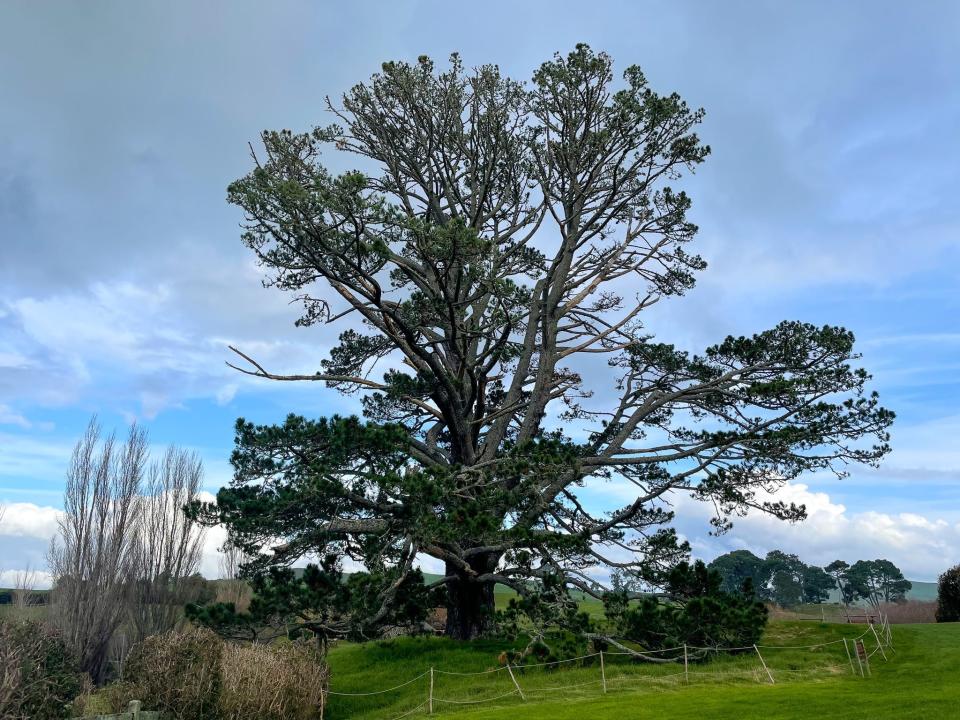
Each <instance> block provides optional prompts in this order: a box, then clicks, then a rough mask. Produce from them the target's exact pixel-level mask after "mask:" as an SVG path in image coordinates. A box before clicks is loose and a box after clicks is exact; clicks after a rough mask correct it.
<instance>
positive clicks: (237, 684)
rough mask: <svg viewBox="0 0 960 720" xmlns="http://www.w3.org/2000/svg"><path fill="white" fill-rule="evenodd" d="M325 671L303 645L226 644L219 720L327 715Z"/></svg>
mask: <svg viewBox="0 0 960 720" xmlns="http://www.w3.org/2000/svg"><path fill="white" fill-rule="evenodd" d="M326 685H327V669H326V666H325V665H324V663H323V659H322V658H321V657H320V655H319V653H318V652H317V650H316V649H315V648H312V647H307V646H305V645H299V644H298V645H284V646H280V647H277V646H269V645H229V644H228V645H226V646H225V647H224V652H223V691H222V693H221V696H220V719H221V720H247V719H248V718H257V719H258V720H314V718H322V717H323V707H324V690H325V689H326Z"/></svg>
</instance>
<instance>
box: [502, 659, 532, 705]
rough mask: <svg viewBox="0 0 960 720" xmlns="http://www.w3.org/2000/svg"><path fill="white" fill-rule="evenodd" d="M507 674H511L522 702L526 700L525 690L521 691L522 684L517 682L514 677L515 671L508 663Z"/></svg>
mask: <svg viewBox="0 0 960 720" xmlns="http://www.w3.org/2000/svg"><path fill="white" fill-rule="evenodd" d="M507 672H508V673H510V679H511V680H513V686H514V687H515V688H516V689H517V694H519V695H520V699H521V700H526V699H527V698H526V697H525V696H524V694H523V690H521V689H520V683H518V682H517V679H516V678H515V677H514V676H513V669H512V668H511V667H510V663H507Z"/></svg>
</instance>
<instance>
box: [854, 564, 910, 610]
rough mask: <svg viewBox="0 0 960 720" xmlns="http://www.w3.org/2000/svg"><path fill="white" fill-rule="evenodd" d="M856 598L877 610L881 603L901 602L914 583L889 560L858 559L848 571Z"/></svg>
mask: <svg viewBox="0 0 960 720" xmlns="http://www.w3.org/2000/svg"><path fill="white" fill-rule="evenodd" d="M846 577H847V582H849V583H850V590H851V593H852V595H853V598H854V599H855V600H865V601H866V602H867V603H868V604H869V605H870V606H871V607H873V608H874V609H875V610H876V611H877V612H879V611H880V605H881V603H885V602H901V601H903V600H905V599H906V595H907V591H908V590H909V589H910V588H912V587H913V583H911V582H910V581H909V580H906V579H904V577H903V573H902V572H900V568H898V567H897V566H896V565H894V564H893V563H892V562H890V561H889V560H857V562H855V563H854V564H853V565H851V566H850V569H849V570H847V573H846Z"/></svg>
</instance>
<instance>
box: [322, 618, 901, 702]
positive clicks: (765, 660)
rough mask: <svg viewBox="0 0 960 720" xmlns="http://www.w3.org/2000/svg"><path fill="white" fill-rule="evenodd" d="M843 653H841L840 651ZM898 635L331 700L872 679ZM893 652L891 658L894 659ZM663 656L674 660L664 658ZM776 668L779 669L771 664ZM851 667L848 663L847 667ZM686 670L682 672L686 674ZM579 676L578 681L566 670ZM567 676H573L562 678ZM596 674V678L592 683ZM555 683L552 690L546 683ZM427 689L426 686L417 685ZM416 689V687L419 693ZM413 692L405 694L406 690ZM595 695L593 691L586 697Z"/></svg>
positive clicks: (873, 633) (627, 660)
mask: <svg viewBox="0 0 960 720" xmlns="http://www.w3.org/2000/svg"><path fill="white" fill-rule="evenodd" d="M841 645H842V646H843V654H842V655H841V654H840V652H841V651H840V646H841ZM811 652H816V653H819V657H818V658H817V659H818V660H823V661H824V662H817V663H815V664H813V665H809V666H806V667H803V666H802V665H803V664H804V662H805V661H804V660H803V658H802V656H800V655H798V653H811ZM894 652H895V651H894V648H893V634H892V632H891V630H890V624H889V620H888V619H887V618H886V617H885V616H883V617H881V618H880V622H879V624H877V625H874V624H869V625H868V626H867V629H866V630H864V631H863V632H862V633H860V634H859V635H857V636H855V637H842V638H838V639H835V640H829V641H824V642H817V643H811V644H808V645H759V644H758V645H749V646H743V647H716V646H714V647H698V646H693V645H682V646H678V647H675V648H665V649H661V650H636V651H634V650H630V649H625V650H620V651H606V650H604V651H598V652H594V653H589V654H586V655H580V656H578V657H574V658H567V659H564V660H554V661H550V662H543V663H525V664H518V665H512V664H509V663H506V664H504V665H502V666H500V667H495V668H489V669H485V670H478V671H473V672H464V671H457V670H445V669H442V668H437V667H431V668H429V669H427V670H424V671H423V672H421V673H419V674H418V675H415V676H414V677H411V678H410V679H409V680H406V681H405V682H402V683H400V684H398V685H394V686H392V687H389V688H385V689H382V690H370V691H367V692H337V691H335V690H327V691H326V692H327V695H329V696H331V697H339V698H344V699H348V698H355V699H361V698H373V697H377V696H384V701H385V702H384V703H383V709H384V711H385V713H386V712H387V711H388V710H391V711H392V712H396V707H395V705H396V703H397V700H396V699H394V700H391V698H396V695H397V694H398V693H401V692H408V693H410V694H411V697H410V702H411V704H412V707H408V708H406V709H404V710H403V711H402V713H401V714H399V715H397V714H390V715H386V714H385V715H384V716H383V717H384V720H400V719H401V718H405V717H410V716H413V715H416V714H418V713H419V714H427V715H429V714H433V713H435V712H442V711H444V710H445V709H446V710H449V709H455V708H456V707H460V706H470V705H480V704H484V703H493V702H498V701H507V700H508V699H509V700H510V701H519V702H528V701H530V700H532V699H533V700H536V699H543V698H546V697H549V696H555V695H556V694H558V693H566V692H571V691H576V692H578V693H584V692H593V691H596V692H597V693H598V694H607V693H609V692H611V691H615V690H620V691H624V690H628V689H630V688H637V687H642V686H647V687H671V686H675V687H678V688H679V687H684V686H687V685H690V684H693V683H694V682H697V683H703V682H711V681H714V682H729V681H735V680H741V681H742V680H747V681H754V682H759V683H765V684H771V685H775V684H777V681H778V678H779V679H781V680H784V679H787V680H789V679H794V680H796V679H802V678H804V677H806V678H810V679H813V678H815V677H818V676H827V677H835V676H841V675H844V674H846V675H851V674H852V675H854V676H856V677H860V678H867V677H870V675H871V672H870V662H871V659H872V658H873V657H874V656H875V655H877V654H880V656H881V658H882V659H883V660H884V661H887V660H889V659H890V656H891V655H892V654H893V653H894ZM731 653H741V655H739V656H737V657H736V658H732V659H731V662H730V663H727V664H726V665H721V666H719V667H710V668H709V669H705V668H707V667H709V666H708V665H704V664H702V662H698V661H702V660H703V659H705V658H709V657H711V656H714V655H716V656H722V655H728V654H731ZM888 653H889V654H888ZM654 656H659V657H657V660H658V661H659V663H658V664H655V665H647V666H644V667H645V669H646V670H647V671H648V672H644V673H638V672H636V669H637V667H638V666H637V661H643V660H649V659H650V658H652V657H654ZM664 656H669V657H667V658H665V657H664ZM771 661H772V662H771ZM844 661H846V662H844ZM681 667H682V669H679V668H681ZM567 668H569V669H573V668H576V669H578V670H579V671H580V672H579V675H578V676H577V677H573V676H574V675H575V673H573V672H567V671H566V669H567ZM564 673H566V674H567V677H561V676H562V675H563V674H564ZM591 674H592V677H591V676H590V675H591ZM546 678H551V679H552V680H551V681H550V684H547V685H544V684H543V680H544V679H546ZM417 683H420V685H416V684H417ZM412 686H415V687H412ZM405 688H406V689H407V690H406V691H405V690H404V689H405ZM587 688H591V690H586V689H587Z"/></svg>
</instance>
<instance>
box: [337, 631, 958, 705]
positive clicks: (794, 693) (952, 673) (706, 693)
mask: <svg viewBox="0 0 960 720" xmlns="http://www.w3.org/2000/svg"><path fill="white" fill-rule="evenodd" d="M865 629H866V628H865V626H863V625H846V624H835V623H828V624H821V623H815V622H799V621H793V622H774V623H771V624H770V626H769V627H768V630H767V632H766V634H765V636H764V638H763V641H762V643H761V648H760V651H761V653H762V654H763V658H764V660H765V661H766V663H767V665H768V666H769V668H770V672H771V673H772V675H773V678H774V681H775V683H774V684H771V683H770V680H769V678H768V676H767V674H766V672H765V671H764V669H763V667H762V665H761V664H760V661H759V658H758V657H757V655H756V653H753V652H745V653H743V654H741V655H737V656H734V657H723V658H719V659H714V660H712V661H709V662H706V663H697V664H691V666H690V675H689V683H688V682H686V681H685V677H684V675H683V667H682V664H669V665H652V664H648V663H638V662H636V661H630V660H628V659H627V658H625V657H623V656H615V655H605V658H604V665H605V667H604V670H605V675H606V678H607V692H606V693H604V692H603V687H602V682H601V672H600V667H599V661H598V658H595V657H594V658H588V659H586V660H583V661H578V662H574V663H566V664H563V665H560V666H556V667H547V668H523V669H518V670H516V671H515V678H516V681H517V683H518V684H519V685H520V687H521V689H522V690H523V692H524V695H525V696H526V700H521V699H520V698H519V697H518V695H517V694H516V692H515V686H514V684H513V681H512V680H511V678H510V675H509V673H507V672H506V671H505V670H502V669H499V668H500V667H501V666H500V664H499V663H498V661H497V656H498V654H499V653H500V652H501V651H502V650H504V649H506V648H507V647H508V645H507V644H506V643H504V642H497V641H481V642H473V643H459V642H455V641H450V640H447V639H445V638H400V639H397V640H391V641H379V642H371V643H365V644H359V645H357V644H346V643H345V644H341V645H339V646H337V647H335V648H333V649H332V651H331V653H330V666H331V673H332V676H331V683H330V689H331V691H333V692H340V693H368V692H373V691H377V690H383V689H386V688H390V687H394V686H397V685H401V684H403V683H407V684H405V685H402V687H399V688H398V689H396V690H394V691H392V692H389V693H385V694H379V695H370V696H353V697H344V696H331V698H330V703H329V706H328V712H327V716H326V717H327V718H329V719H330V720H344V719H345V718H362V719H365V720H379V719H382V720H389V719H390V718H396V717H398V716H401V715H403V714H404V713H411V714H410V715H409V717H418V716H421V715H422V714H424V713H425V712H426V710H427V708H426V707H422V708H420V709H419V710H414V709H415V708H417V707H418V706H420V705H423V704H424V703H425V702H426V701H427V698H428V697H429V681H430V674H429V669H430V667H433V668H435V672H434V676H433V677H434V715H437V716H439V717H453V716H469V717H476V718H490V719H496V718H503V719H504V720H516V719H517V718H523V719H524V720H527V719H530V720H535V719H538V718H543V719H544V720H548V719H549V720H553V719H558V720H562V719H563V718H571V719H576V720H586V719H587V718H591V719H593V718H597V719H599V720H604V719H606V718H611V719H614V718H616V719H617V720H619V719H621V718H671V720H683V718H691V719H693V718H696V720H723V719H725V718H730V720H734V719H736V720H740V719H743V720H750V719H751V718H762V720H777V719H780V718H841V719H842V718H851V719H852V718H857V719H859V718H863V719H864V720H867V719H869V720H884V719H886V718H891V719H892V718H896V719H897V720H901V719H902V718H907V717H937V718H938V719H942V720H949V719H950V718H960V624H944V625H900V626H894V628H893V638H894V645H893V647H894V652H892V653H889V654H890V658H889V660H888V661H884V660H883V658H882V657H881V655H880V653H879V652H876V653H875V654H874V655H873V657H872V658H871V660H870V663H871V671H872V674H871V677H869V678H861V677H860V676H859V674H854V673H853V672H852V671H851V669H850V664H849V661H848V658H847V656H846V653H845V651H844V646H843V644H842V643H834V644H830V645H823V646H820V647H817V648H812V649H803V648H791V647H786V648H784V647H780V649H773V648H772V647H764V646H808V645H814V644H817V643H829V642H831V641H834V640H838V639H841V638H844V637H846V638H852V637H854V636H855V635H858V634H860V633H863V632H864V630H865ZM865 640H866V649H867V651H868V652H870V651H873V650H874V649H875V648H876V642H875V641H874V640H873V636H872V634H870V635H868V636H867V638H865ZM888 652H889V651H888ZM440 670H443V671H445V672H458V673H478V672H482V673H484V674H482V675H452V674H442V673H440V672H438V671H440ZM486 671H489V672H486ZM418 676H419V677H418ZM411 680H412V682H411ZM510 693H512V694H510ZM498 695H506V696H505V697H502V698H499V699H495V700H490V701H486V700H487V699H488V698H496V697H497V696H498ZM476 701H482V702H478V703H476ZM458 703H463V704H458ZM467 703H476V704H467Z"/></svg>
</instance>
